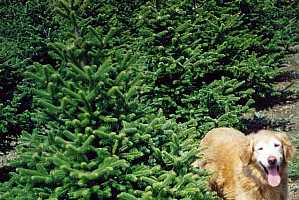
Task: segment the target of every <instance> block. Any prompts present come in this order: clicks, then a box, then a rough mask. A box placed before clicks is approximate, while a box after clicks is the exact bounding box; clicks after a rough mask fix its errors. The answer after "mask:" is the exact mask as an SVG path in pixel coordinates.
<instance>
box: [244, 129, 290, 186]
mask: <svg viewBox="0 0 299 200" xmlns="http://www.w3.org/2000/svg"><path fill="white" fill-rule="evenodd" d="M247 137H248V144H247V145H246V147H245V148H244V151H242V152H241V155H240V156H241V160H242V161H243V162H244V163H245V164H254V165H255V166H257V168H258V169H259V170H260V171H261V173H262V174H263V175H264V177H265V178H266V179H267V183H268V184H269V185H270V186H272V187H276V186H278V185H279V184H280V181H281V174H282V171H283V168H284V167H286V163H287V161H288V160H290V159H291V158H292V157H293V155H294V147H293V146H292V144H291V143H290V142H289V140H288V137H287V135H286V134H285V133H280V132H274V131H267V130H261V131H259V132H258V133H256V134H252V135H249V136H247Z"/></svg>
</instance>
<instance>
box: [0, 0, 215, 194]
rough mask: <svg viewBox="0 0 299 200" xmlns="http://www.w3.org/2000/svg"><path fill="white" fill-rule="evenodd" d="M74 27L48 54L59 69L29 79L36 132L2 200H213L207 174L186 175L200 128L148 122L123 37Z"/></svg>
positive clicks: (153, 117) (36, 68)
mask: <svg viewBox="0 0 299 200" xmlns="http://www.w3.org/2000/svg"><path fill="white" fill-rule="evenodd" d="M64 6H68V7H66V8H65V9H64V10H61V11H62V12H68V11H69V8H70V7H71V6H72V5H71V4H67V2H64ZM73 17H76V16H75V15H73V16H72V15H70V17H69V18H68V19H69V20H74V21H72V22H69V23H70V26H69V30H72V31H71V32H69V33H70V34H69V35H70V36H69V39H68V40H67V41H65V42H64V43H63V42H56V43H53V44H52V45H51V47H52V49H53V50H52V51H51V53H50V55H52V57H53V58H54V59H55V60H56V61H57V63H58V65H56V66H51V65H42V64H39V63H35V64H34V65H33V66H32V68H31V70H30V72H27V76H28V77H31V79H32V80H34V81H35V82H36V92H35V93H36V94H35V96H34V104H35V105H36V111H35V112H36V113H35V115H34V118H33V120H34V121H36V123H37V124H38V126H37V128H36V129H34V131H33V133H32V134H23V135H22V140H21V144H20V145H19V146H18V152H19V157H18V159H16V160H15V161H14V163H13V165H14V166H15V167H16V168H17V169H16V172H13V173H11V175H12V178H11V179H10V180H9V181H8V182H5V183H3V184H1V187H0V194H1V195H0V196H1V198H2V199H14V198H17V199H212V198H213V195H212V194H211V193H210V192H209V191H208V189H207V185H206V184H207V182H206V175H205V173H204V172H200V171H198V170H195V169H192V168H190V164H191V162H193V161H194V159H195V157H196V155H197V154H198V151H197V150H196V149H197V146H198V145H197V143H196V142H195V141H196V140H195V139H194V138H195V135H196V134H195V128H194V127H192V125H191V124H189V126H187V125H178V124H176V122H175V121H173V120H167V119H166V118H165V117H164V116H163V114H162V112H159V113H158V114H146V113H145V112H144V109H143V107H139V101H138V98H137V97H138V96H137V94H138V91H139V90H140V86H141V85H142V77H143V71H142V69H143V67H142V65H143V64H139V61H138V60H136V58H137V57H138V54H137V55H134V54H133V53H131V52H129V51H125V50H124V49H119V48H118V47H114V48H112V46H109V44H111V42H113V41H114V40H116V41H118V37H117V36H116V35H113V32H115V33H117V32H118V31H119V30H117V29H113V30H109V31H108V32H107V33H106V34H105V33H101V32H100V31H99V29H97V28H93V27H91V26H90V25H88V24H84V23H82V24H81V25H80V27H78V26H77V23H75V21H76V20H77V18H73ZM78 28H79V29H78ZM112 31H113V32H112ZM71 33H75V34H71ZM112 37H113V38H112ZM108 42H109V43H108ZM109 48H110V49H109Z"/></svg>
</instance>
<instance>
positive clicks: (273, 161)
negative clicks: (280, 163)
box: [268, 156, 277, 165]
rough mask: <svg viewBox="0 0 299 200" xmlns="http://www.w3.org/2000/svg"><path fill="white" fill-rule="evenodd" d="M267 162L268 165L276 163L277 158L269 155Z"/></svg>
mask: <svg viewBox="0 0 299 200" xmlns="http://www.w3.org/2000/svg"><path fill="white" fill-rule="evenodd" d="M268 163H269V165H275V164H276V163H277V159H276V157H275V156H269V157H268Z"/></svg>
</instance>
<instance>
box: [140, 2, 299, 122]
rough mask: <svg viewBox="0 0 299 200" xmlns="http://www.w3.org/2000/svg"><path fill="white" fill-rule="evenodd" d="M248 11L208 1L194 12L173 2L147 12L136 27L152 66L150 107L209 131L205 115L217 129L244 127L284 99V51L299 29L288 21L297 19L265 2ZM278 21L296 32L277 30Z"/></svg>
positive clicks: (236, 5)
mask: <svg viewBox="0 0 299 200" xmlns="http://www.w3.org/2000/svg"><path fill="white" fill-rule="evenodd" d="M244 3H245V2H243V1H241V4H244ZM241 4H240V3H239V1H230V2H226V3H224V4H218V3H217V1H204V2H198V3H197V6H196V8H194V6H193V5H192V4H191V1H188V0H186V1H180V2H178V1H175V0H172V1H171V0H170V1H164V2H160V3H159V6H157V5H156V4H155V3H154V2H153V3H152V2H148V3H147V4H146V5H144V6H142V7H141V9H140V11H139V12H138V13H137V14H136V15H135V23H136V24H137V27H138V28H137V30H138V34H137V35H138V36H139V39H140V41H143V42H140V43H139V44H140V45H139V46H140V49H141V50H142V51H143V52H144V54H145V55H146V56H145V57H146V58H147V59H146V60H147V62H148V71H147V76H146V84H147V85H146V86H145V88H146V90H145V91H144V101H145V102H146V104H147V105H148V106H149V107H153V108H154V109H158V108H163V111H164V113H165V114H166V115H167V116H170V117H174V118H176V119H177V120H178V121H180V122H186V121H188V120H190V119H196V120H198V121H199V122H200V123H199V125H201V124H203V123H201V121H202V120H203V118H204V116H205V119H208V120H204V121H203V122H207V121H209V122H211V123H214V125H213V126H223V125H228V126H238V125H240V122H239V120H238V119H239V118H240V116H241V115H242V113H244V112H246V111H247V110H248V106H250V105H252V103H254V102H255V101H256V100H260V99H262V98H263V97H264V96H265V95H276V94H275V92H274V90H273V87H272V81H271V80H273V78H274V77H276V76H277V75H278V74H279V70H278V68H277V66H278V63H279V59H280V58H281V57H282V51H280V50H279V47H282V46H287V45H288V44H290V43H291V42H292V41H293V40H292V38H293V37H291V35H294V33H295V23H294V21H292V20H291V21H290V20H288V19H290V18H291V17H294V16H295V15H294V12H293V10H292V9H291V8H290V7H282V8H279V7H276V6H275V5H274V4H273V3H272V1H265V2H264V1H263V2H255V4H254V5H251V4H250V5H248V7H250V13H243V11H242V9H243V8H242V7H244V5H241ZM287 9H290V10H291V11H288V12H287ZM273 10H275V12H274V11H273ZM260 15H261V16H260ZM291 15H293V16H291ZM277 22H282V23H286V22H289V24H288V25H287V27H288V29H280V31H276V27H275V26H276V25H277ZM253 24H254V25H253ZM285 25H286V24H285ZM266 29H267V30H270V31H268V33H269V34H271V35H272V36H271V37H267V36H265V31H266ZM271 31H272V32H271ZM286 34H288V35H289V37H288V38H290V39H289V40H286V39H285V35H286ZM283 43H284V44H283ZM149 47H150V48H149ZM206 101H208V102H209V103H207V102H206ZM201 103H202V104H201ZM209 104H210V105H209ZM211 105H213V106H211ZM226 105H230V106H231V107H230V108H229V106H226ZM215 106H217V108H216V109H215ZM240 106H241V107H242V109H238V108H239V107H240ZM236 108H237V109H236ZM231 111H232V112H233V113H234V114H231V115H230V117H228V118H227V117H225V119H224V120H223V118H221V116H222V115H223V114H225V113H229V112H231ZM227 119H230V120H229V121H227ZM218 121H219V122H218ZM215 122H216V123H215Z"/></svg>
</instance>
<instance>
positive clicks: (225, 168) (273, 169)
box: [193, 128, 294, 200]
mask: <svg viewBox="0 0 299 200" xmlns="http://www.w3.org/2000/svg"><path fill="white" fill-rule="evenodd" d="M200 146H201V148H202V160H198V161H196V162H194V163H193V166H195V167H202V168H204V169H207V170H208V171H211V172H212V175H211V178H210V186H211V188H212V189H214V190H215V191H216V192H217V193H218V194H219V195H220V196H221V197H223V198H224V199H231V200H286V199H287V198H288V186H287V183H288V175H287V161H288V160H290V159H291V158H292V157H293V154H294V147H293V146H292V145H291V143H290V142H289V140H288V138H287V136H286V134H284V133H280V132H274V131H268V130H261V131H259V132H257V133H255V134H250V135H248V136H245V135H244V134H243V133H242V132H240V131H238V130H236V129H233V128H215V129H213V130H211V131H210V132H208V133H207V135H206V136H205V137H204V138H203V140H202V141H201V143H200Z"/></svg>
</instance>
